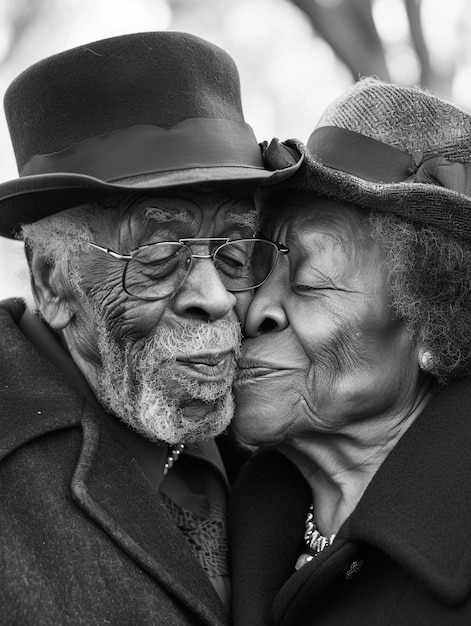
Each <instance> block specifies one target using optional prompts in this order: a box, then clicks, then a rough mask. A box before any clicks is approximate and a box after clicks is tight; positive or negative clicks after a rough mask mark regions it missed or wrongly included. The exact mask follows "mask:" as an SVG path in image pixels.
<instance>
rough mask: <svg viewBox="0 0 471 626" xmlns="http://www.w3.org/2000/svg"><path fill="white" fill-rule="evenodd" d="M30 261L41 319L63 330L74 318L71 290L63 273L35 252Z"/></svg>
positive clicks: (32, 280)
mask: <svg viewBox="0 0 471 626" xmlns="http://www.w3.org/2000/svg"><path fill="white" fill-rule="evenodd" d="M28 261H29V264H30V268H31V288H32V291H33V294H34V298H35V300H36V303H37V306H38V310H39V313H40V314H41V317H42V318H43V319H44V320H45V322H47V324H48V325H49V326H50V327H51V328H53V329H54V330H63V329H64V328H65V327H66V326H68V325H69V323H70V321H71V320H72V318H73V313H72V310H71V307H70V304H71V300H70V290H68V289H67V285H66V282H65V278H64V274H63V272H62V271H61V270H60V269H59V268H58V267H57V266H56V265H54V264H52V263H48V262H46V260H45V259H44V258H43V257H42V256H40V255H39V254H37V253H34V252H33V254H32V255H31V256H30V258H29V259H28Z"/></svg>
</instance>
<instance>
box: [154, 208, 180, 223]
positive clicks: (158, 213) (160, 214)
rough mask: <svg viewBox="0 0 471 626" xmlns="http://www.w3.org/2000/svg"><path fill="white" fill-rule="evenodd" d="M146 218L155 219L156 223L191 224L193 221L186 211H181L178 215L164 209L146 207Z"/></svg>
mask: <svg viewBox="0 0 471 626" xmlns="http://www.w3.org/2000/svg"><path fill="white" fill-rule="evenodd" d="M145 216H146V217H147V218H150V219H153V220H155V221H156V222H173V221H177V222H189V221H191V218H190V216H189V215H188V213H186V211H183V210H181V211H179V212H178V213H176V212H175V211H170V210H169V209H163V208H162V207H146V208H145Z"/></svg>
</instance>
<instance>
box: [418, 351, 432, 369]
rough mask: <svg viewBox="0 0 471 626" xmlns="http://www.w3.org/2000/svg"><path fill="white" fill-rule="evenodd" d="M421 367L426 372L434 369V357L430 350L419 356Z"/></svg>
mask: <svg viewBox="0 0 471 626" xmlns="http://www.w3.org/2000/svg"><path fill="white" fill-rule="evenodd" d="M419 367H420V369H421V370H423V371H424V372H430V371H431V369H432V367H433V355H432V353H431V352H430V350H424V351H423V352H421V353H420V354H419Z"/></svg>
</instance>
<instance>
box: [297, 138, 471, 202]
mask: <svg viewBox="0 0 471 626" xmlns="http://www.w3.org/2000/svg"><path fill="white" fill-rule="evenodd" d="M307 147H308V149H309V151H310V153H311V154H312V156H313V157H314V159H315V160H316V161H318V162H320V163H321V164H322V165H325V166H327V167H330V168H332V169H335V170H340V171H342V172H345V173H347V174H351V175H352V176H357V177H359V178H362V179H364V180H368V181H370V182H372V183H381V184H394V183H404V182H406V183H429V184H433V185H438V186H440V187H446V188H447V189H450V190H451V191H456V192H458V193H461V194H464V195H466V196H470V197H471V163H468V162H466V163H460V162H457V161H449V160H448V159H447V158H446V157H444V156H442V155H440V154H431V155H430V154H429V155H427V156H424V153H423V152H421V151H414V152H413V153H412V154H409V153H408V152H404V151H403V150H399V149H398V148H395V147H393V146H390V145H388V144H386V143H383V142H382V141H378V140H377V139H372V138H371V137H367V136H366V135H362V134H361V133H356V132H354V131H351V130H347V129H345V128H339V127H338V126H321V127H320V128H317V129H316V130H315V131H314V132H313V133H312V135H311V136H310V138H309V141H308V143H307Z"/></svg>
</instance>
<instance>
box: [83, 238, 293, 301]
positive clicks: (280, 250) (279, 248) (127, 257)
mask: <svg viewBox="0 0 471 626" xmlns="http://www.w3.org/2000/svg"><path fill="white" fill-rule="evenodd" d="M207 241H221V242H222V243H221V245H219V246H218V247H217V248H216V249H215V250H214V252H212V253H211V254H193V251H192V249H191V248H190V246H189V245H188V244H195V243H197V242H207ZM239 241H252V242H253V241H264V242H268V243H271V244H272V245H273V246H274V247H275V250H276V252H277V255H276V258H275V261H274V263H273V265H272V267H271V269H270V271H269V272H268V274H267V275H266V276H265V278H264V279H263V280H262V282H260V283H258V284H256V285H254V286H253V287H243V288H241V289H227V288H226V287H225V286H224V287H225V289H226V290H227V291H229V292H231V293H241V292H243V291H251V290H252V289H258V287H261V286H262V285H263V284H264V283H265V282H266V281H267V280H268V278H269V277H270V275H271V274H272V272H273V270H274V269H275V267H276V264H277V263H278V259H279V257H280V254H281V255H286V254H289V248H288V247H287V246H285V245H284V244H282V243H281V242H279V241H272V240H271V239H268V238H266V237H263V236H261V237H252V238H250V237H247V238H245V239H231V238H230V237H184V238H182V239H178V240H174V241H153V242H151V243H146V244H144V245H142V246H139V247H138V248H135V249H134V250H131V252H130V253H129V254H120V253H119V252H115V251H114V250H112V249H111V248H106V247H104V246H100V245H98V244H96V243H94V242H93V241H88V240H87V241H85V243H87V244H88V245H90V246H92V248H95V249H96V250H100V251H101V252H104V253H106V254H109V255H110V256H111V257H112V258H113V259H118V260H120V261H126V265H125V266H124V269H123V275H122V278H121V282H122V286H123V291H125V292H126V293H127V294H128V295H130V296H132V297H133V298H139V299H140V300H146V301H148V302H155V301H158V300H164V299H165V298H170V297H171V296H173V295H175V294H176V293H178V291H179V290H180V289H181V288H182V287H183V285H184V284H185V281H186V279H187V278H188V276H189V274H190V272H191V268H192V267H193V259H211V260H213V259H214V255H215V254H217V252H218V251H219V250H220V249H221V248H222V247H223V246H225V245H226V244H228V243H237V242H239ZM169 243H171V244H174V243H179V244H181V245H183V246H185V247H186V248H188V250H189V251H190V264H189V266H188V271H187V273H186V275H185V278H184V279H183V281H182V282H181V283H180V285H179V286H178V287H177V288H176V289H175V290H174V291H171V292H170V293H168V294H166V295H165V296H161V297H159V298H142V297H141V296H136V295H135V294H132V293H130V292H129V291H128V290H127V289H126V282H125V276H126V269H127V266H128V263H129V262H130V261H132V260H133V253H135V252H137V251H138V250H141V249H142V248H147V247H149V246H154V245H156V244H169ZM137 262H138V263H141V262H140V261H137ZM213 262H214V261H213ZM216 271H218V270H217V268H216ZM218 275H219V272H218Z"/></svg>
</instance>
